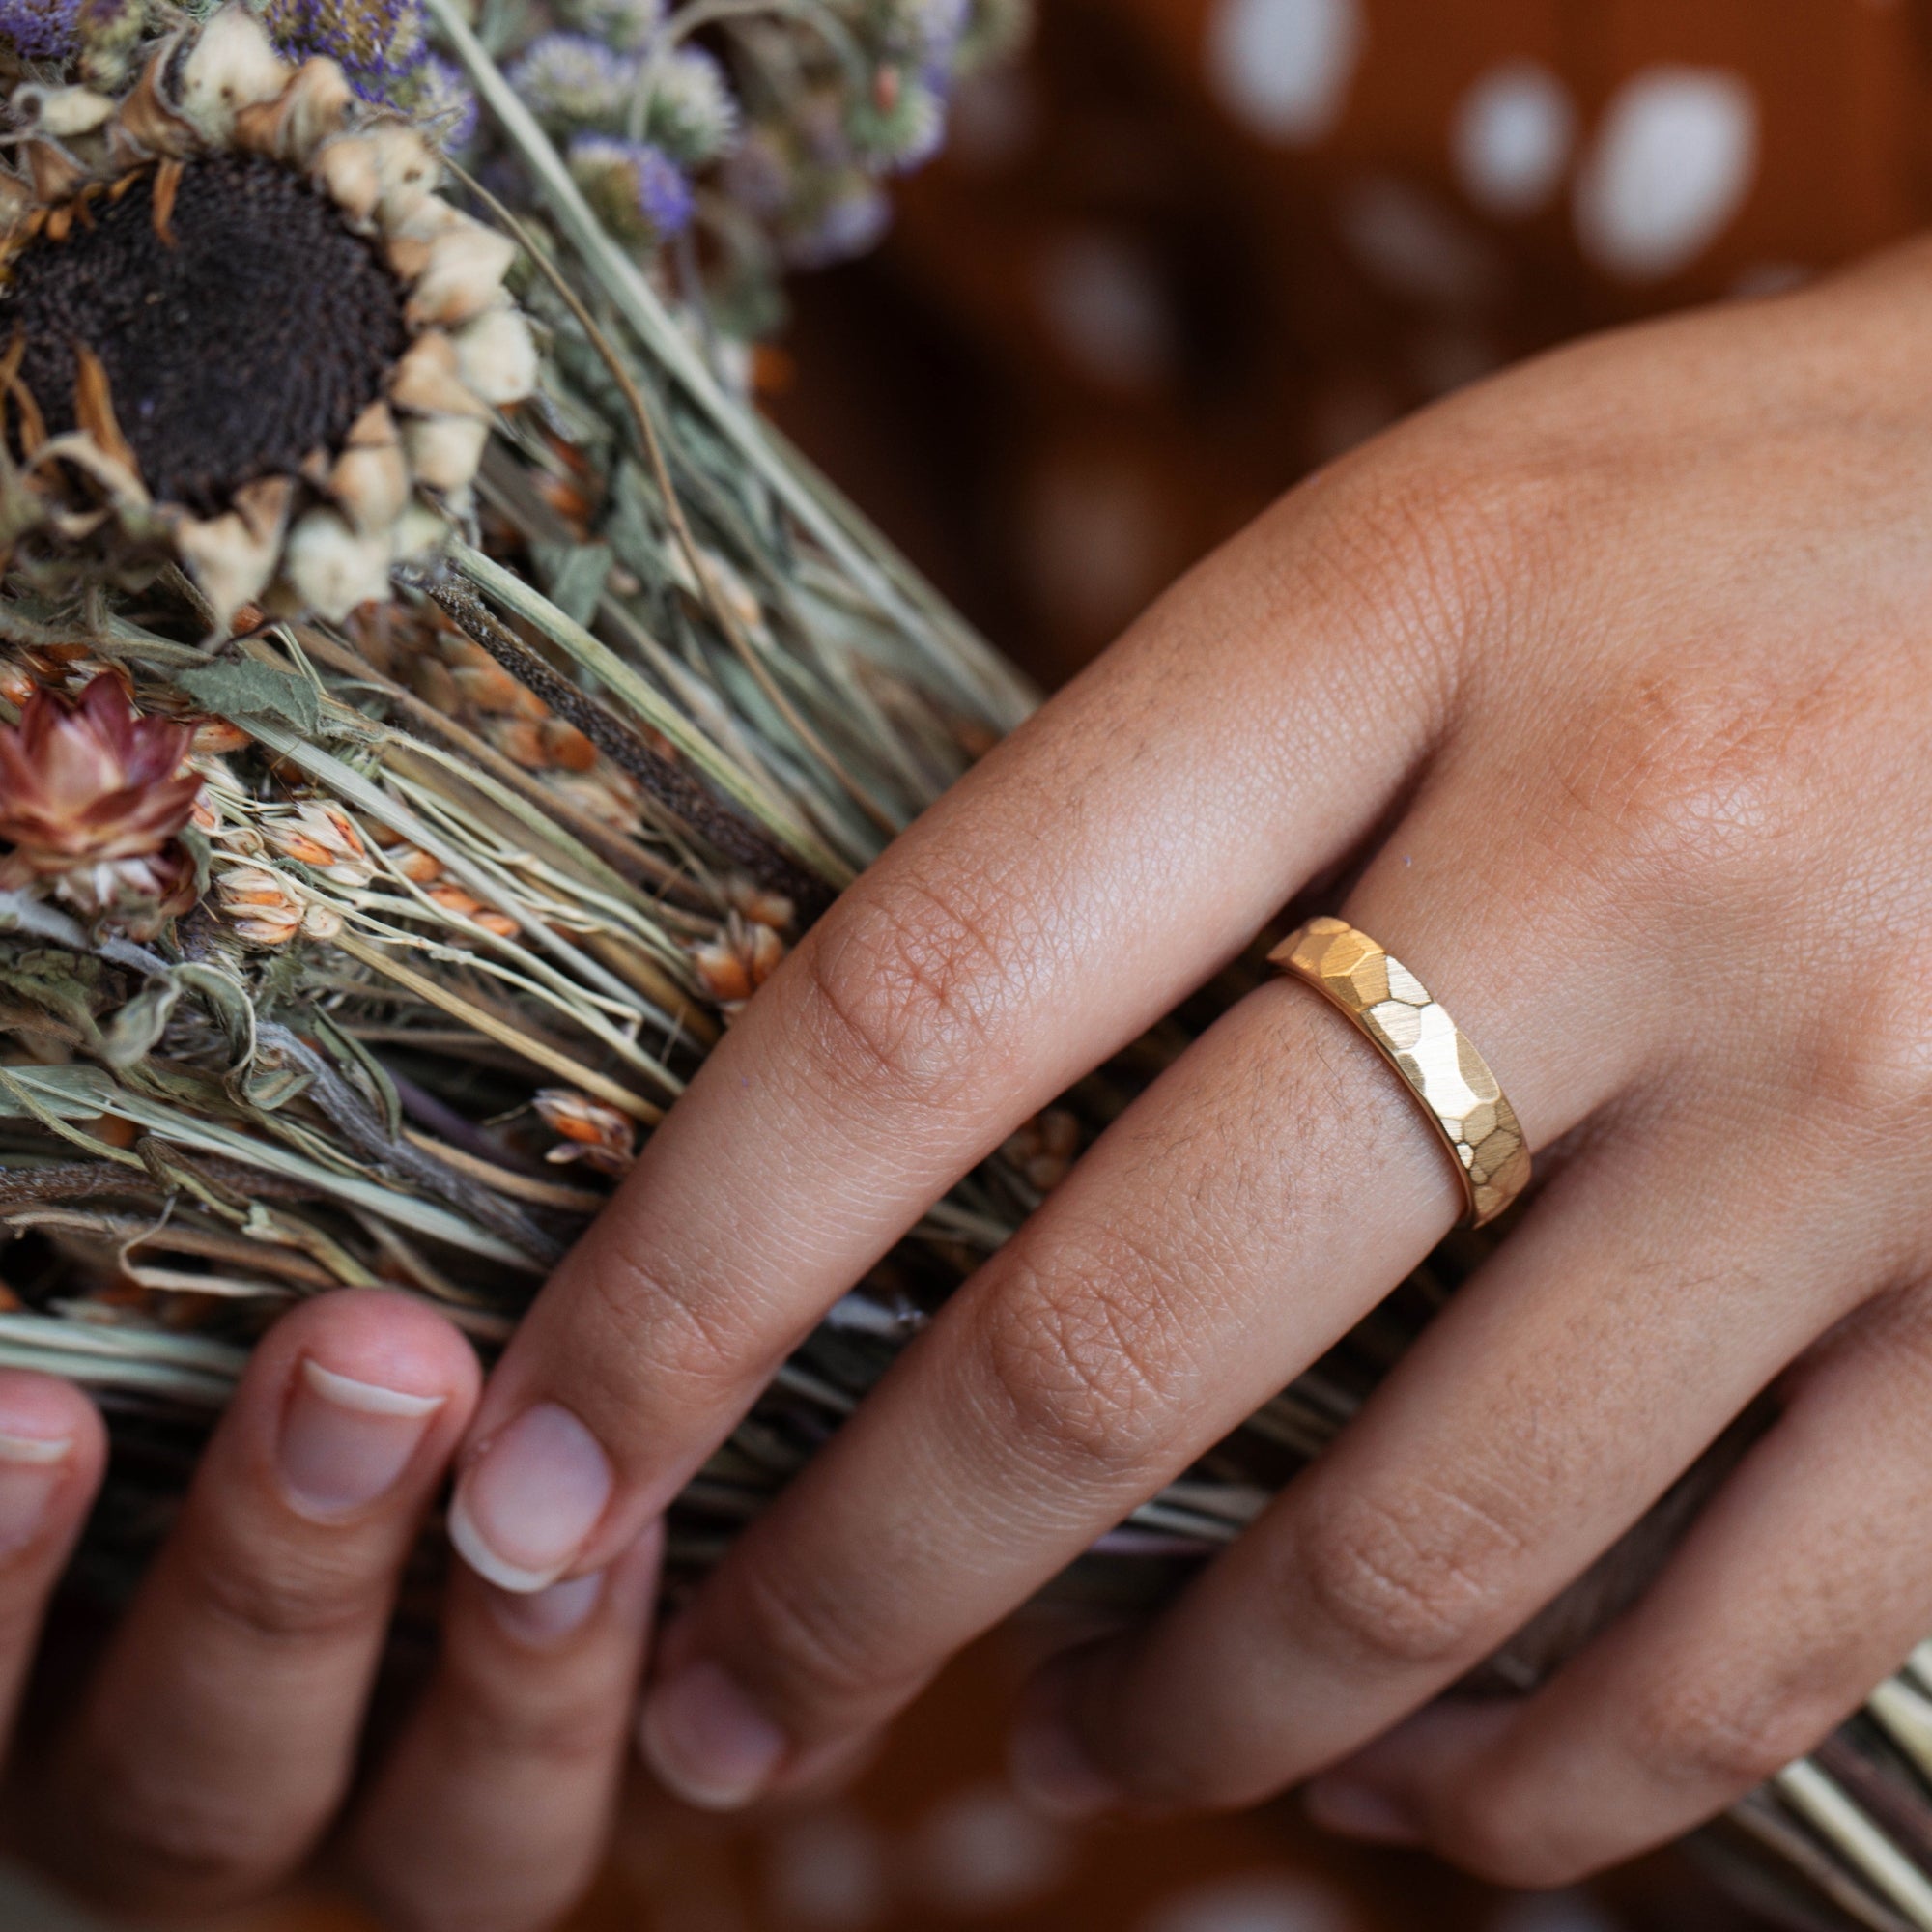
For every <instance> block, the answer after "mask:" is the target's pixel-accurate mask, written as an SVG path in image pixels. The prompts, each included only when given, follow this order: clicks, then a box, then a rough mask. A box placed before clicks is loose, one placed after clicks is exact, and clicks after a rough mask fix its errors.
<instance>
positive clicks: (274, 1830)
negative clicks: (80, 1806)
mask: <svg viewBox="0 0 1932 1932" xmlns="http://www.w3.org/2000/svg"><path fill="white" fill-rule="evenodd" d="M86 1809H87V1818H88V1843H89V1845H90V1847H91V1848H92V1849H91V1850H90V1853H89V1856H88V1858H87V1861H86V1868H85V1870H84V1871H80V1872H77V1873H76V1876H78V1877H79V1878H80V1879H81V1881H82V1883H83V1884H84V1885H85V1887H86V1889H88V1890H89V1891H91V1892H92V1893H93V1894H94V1895H96V1896H98V1897H100V1898H102V1899H104V1900H106V1901H108V1902H110V1903H112V1904H115V1905H117V1906H121V1907H134V1908H138V1909H141V1910H144V1911H156V1910H163V1909H167V1908H171V1907H177V1906H179V1907H198V1908H201V1909H208V1908H212V1907H214V1906H218V1905H221V1904H223V1903H226V1902H228V1901H231V1900H234V1899H237V1898H240V1897H241V1896H243V1895H245V1894H246V1893H248V1892H250V1891H252V1890H254V1889H257V1888H258V1887H260V1886H263V1885H266V1884H268V1883H270V1882H271V1881H272V1880H273V1879H275V1878H276V1877H278V1876H279V1875H280V1874H281V1873H282V1872H283V1871H284V1870H286V1869H287V1868H288V1867H289V1866H290V1865H292V1864H293V1863H294V1862H295V1861H296V1859H297V1858H298V1856H299V1854H300V1850H301V1844H302V1842H304V1837H305V1834H303V1835H298V1834H297V1833H294V1832H292V1831H291V1830H290V1829H289V1827H288V1826H287V1825H286V1823H284V1822H281V1821H277V1822H276V1823H274V1824H272V1825H271V1824H270V1823H269V1822H268V1821H267V1820H266V1819H265V1818H264V1817H262V1816H261V1815H258V1814H257V1813H256V1812H255V1811H252V1810H251V1809H250V1807H248V1806H246V1805H236V1804H219V1803H216V1802H215V1801H214V1799H213V1797H212V1795H211V1794H210V1793H209V1792H208V1791H207V1790H206V1789H205V1788H204V1787H201V1786H199V1785H197V1784H196V1783H194V1782H193V1781H191V1780H184V1779H182V1778H180V1777H178V1776H176V1775H175V1772H174V1768H173V1767H172V1766H166V1767H161V1766H156V1765H153V1764H150V1763H147V1762H145V1761H134V1760H130V1759H129V1758H128V1757H126V1756H124V1755H122V1754H121V1753H118V1752H112V1751H110V1752H105V1753H102V1754H100V1755H99V1758H98V1759H97V1761H96V1763H95V1764H94V1766H93V1767H92V1769H91V1771H90V1775H89V1793H88V1798H87V1806H86Z"/></svg>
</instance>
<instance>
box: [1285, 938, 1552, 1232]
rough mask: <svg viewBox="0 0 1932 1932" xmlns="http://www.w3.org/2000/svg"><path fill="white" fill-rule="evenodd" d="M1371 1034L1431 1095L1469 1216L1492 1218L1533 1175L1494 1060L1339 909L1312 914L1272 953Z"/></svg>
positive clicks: (1422, 1095)
mask: <svg viewBox="0 0 1932 1932" xmlns="http://www.w3.org/2000/svg"><path fill="white" fill-rule="evenodd" d="M1268 964H1269V965H1271V966H1278V967H1280V968H1281V970H1282V971H1283V972H1284V973H1287V974H1290V975H1292V976H1293V978H1295V979H1297V980H1307V981H1308V983H1309V984H1310V985H1311V986H1313V987H1315V988H1316V990H1317V991H1318V992H1321V993H1322V994H1324V995H1325V996H1326V997H1327V998H1328V999H1329V1000H1330V1001H1331V1002H1332V1003H1333V1004H1334V1005H1336V1006H1338V1007H1340V1008H1341V1009H1342V1010H1343V1011H1344V1012H1345V1013H1347V1014H1348V1016H1349V1017H1350V1019H1351V1020H1353V1021H1354V1023H1355V1024H1356V1026H1358V1027H1359V1028H1360V1029H1361V1030H1362V1032H1364V1033H1365V1034H1367V1035H1368V1037H1370V1039H1372V1040H1373V1041H1374V1042H1375V1043H1376V1045H1377V1047H1378V1048H1379V1049H1380V1052H1381V1055H1382V1058H1383V1059H1384V1060H1386V1061H1387V1062H1388V1064H1389V1065H1391V1066H1393V1067H1394V1068H1395V1070H1396V1071H1397V1072H1398V1073H1400V1074H1401V1075H1402V1077H1403V1079H1404V1080H1405V1081H1406V1083H1407V1085H1408V1088H1409V1091H1410V1092H1411V1093H1412V1094H1414V1095H1415V1097H1416V1098H1417V1099H1418V1100H1420V1101H1421V1102H1422V1108H1423V1112H1424V1113H1426V1114H1427V1115H1428V1116H1429V1118H1430V1120H1431V1121H1432V1122H1434V1123H1435V1131H1436V1132H1437V1133H1438V1134H1440V1135H1441V1136H1442V1144H1443V1146H1444V1147H1446V1148H1447V1149H1448V1150H1449V1152H1450V1154H1451V1156H1452V1157H1453V1158H1454V1160H1455V1162H1456V1172H1457V1174H1458V1175H1459V1176H1460V1177H1461V1179H1462V1182H1463V1198H1464V1199H1465V1201H1466V1202H1467V1204H1468V1213H1467V1215H1466V1216H1465V1217H1464V1225H1465V1226H1467V1227H1471V1228H1480V1227H1481V1226H1482V1225H1483V1224H1484V1222H1486V1221H1493V1220H1494V1219H1495V1218H1496V1216H1497V1215H1498V1214H1500V1213H1501V1212H1502V1211H1503V1209H1504V1208H1507V1207H1508V1206H1509V1205H1510V1203H1511V1202H1512V1201H1514V1200H1515V1199H1516V1198H1517V1196H1518V1195H1519V1194H1520V1193H1521V1192H1522V1190H1523V1189H1524V1188H1525V1187H1527V1186H1528V1185H1529V1147H1528V1144H1527V1143H1526V1142H1525V1141H1524V1140H1523V1137H1522V1127H1521V1124H1520V1122H1518V1120H1517V1117H1516V1109H1515V1108H1514V1107H1512V1106H1511V1105H1510V1103H1509V1102H1508V1101H1507V1100H1506V1099H1504V1098H1503V1090H1502V1088H1501V1087H1500V1086H1499V1085H1498V1084H1497V1081H1496V1076H1495V1075H1494V1074H1493V1073H1492V1072H1491V1071H1490V1068H1489V1063H1488V1062H1487V1061H1486V1060H1484V1058H1483V1056H1482V1055H1481V1054H1480V1053H1478V1052H1477V1051H1476V1049H1475V1046H1474V1044H1473V1043H1472V1042H1471V1040H1470V1039H1469V1037H1468V1036H1467V1035H1466V1034H1464V1033H1463V1029H1462V1028H1461V1027H1459V1026H1458V1025H1457V1024H1456V1022H1455V1021H1454V1020H1452V1019H1451V1018H1450V1017H1449V1015H1448V1014H1447V1013H1446V1012H1444V1011H1443V1009H1441V1007H1439V1006H1438V1005H1437V1004H1436V1003H1435V1000H1434V999H1432V998H1431V997H1430V994H1429V989H1428V988H1427V987H1426V986H1424V985H1423V983H1422V981H1421V980H1418V979H1417V978H1416V977H1415V975H1414V974H1413V973H1411V972H1410V971H1409V970H1408V968H1407V967H1406V966H1405V965H1404V964H1403V963H1402V961H1401V960H1399V959H1394V958H1391V957H1390V956H1389V954H1388V953H1387V952H1384V951H1383V950H1382V949H1381V948H1380V947H1379V946H1378V945H1377V944H1376V942H1375V941H1374V940H1373V939H1371V938H1370V937H1369V935H1368V934H1367V933H1366V932H1357V931H1356V930H1355V928H1354V927H1353V926H1352V925H1349V924H1347V923H1344V922H1343V921H1341V920H1339V919H1311V920H1310V921H1309V922H1308V923H1307V924H1306V925H1304V926H1303V927H1302V928H1301V930H1300V931H1299V932H1295V933H1293V934H1291V935H1290V936H1289V937H1288V938H1287V939H1285V940H1283V941H1282V943H1281V944H1280V945H1279V946H1277V947H1276V948H1275V950H1274V951H1273V952H1270V953H1269V954H1268Z"/></svg>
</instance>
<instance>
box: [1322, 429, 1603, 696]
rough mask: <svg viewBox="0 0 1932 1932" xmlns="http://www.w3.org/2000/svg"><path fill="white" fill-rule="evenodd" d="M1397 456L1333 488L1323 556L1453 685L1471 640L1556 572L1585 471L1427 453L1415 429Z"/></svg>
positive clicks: (1379, 622)
mask: <svg viewBox="0 0 1932 1932" xmlns="http://www.w3.org/2000/svg"><path fill="white" fill-rule="evenodd" d="M1425 452H1426V453H1425ZM1418 455H1420V457H1421V460H1417V457H1418ZM1387 456H1388V458H1389V459H1390V460H1383V461H1376V462H1372V463H1369V464H1366V465H1364V466H1363V467H1362V468H1361V469H1359V470H1358V471H1356V472H1355V474H1354V475H1353V476H1352V477H1351V479H1350V482H1349V484H1348V486H1347V487H1346V488H1345V489H1343V490H1341V491H1338V492H1335V493H1333V494H1332V496H1331V497H1330V500H1329V504H1328V508H1329V514H1328V515H1327V516H1326V517H1325V518H1324V519H1323V523H1322V529H1321V540H1320V541H1319V543H1318V544H1317V546H1316V554H1318V555H1319V556H1320V557H1321V561H1322V564H1323V566H1325V568H1326V570H1327V571H1328V573H1329V574H1331V575H1333V576H1334V577H1335V578H1336V579H1337V581H1338V582H1339V584H1340V585H1341V587H1342V588H1343V589H1344V591H1345V593H1346V595H1347V599H1348V601H1349V602H1352V603H1354V604H1355V605H1357V606H1358V607H1359V608H1360V609H1361V610H1363V611H1365V612H1367V613H1368V615H1369V618H1370V620H1371V621H1372V622H1373V623H1374V625H1375V627H1376V630H1377V633H1378V637H1379V638H1380V639H1383V640H1384V641H1385V642H1387V643H1392V644H1395V645H1397V646H1405V645H1406V646H1407V647H1409V648H1410V650H1411V651H1412V653H1413V656H1414V662H1415V663H1416V664H1417V665H1418V666H1420V667H1422V668H1427V667H1429V666H1431V665H1435V667H1437V668H1438V669H1439V670H1440V671H1441V673H1442V676H1443V683H1444V685H1445V687H1446V684H1447V683H1448V682H1449V681H1451V679H1452V676H1453V672H1452V662H1453V659H1454V658H1455V657H1456V656H1457V655H1459V654H1460V652H1461V650H1462V647H1463V644H1464V642H1465V641H1466V640H1467V639H1471V638H1472V637H1474V636H1475V635H1476V634H1477V633H1478V632H1479V631H1481V630H1483V629H1485V628H1488V627H1489V622H1490V620H1493V619H1494V617H1495V616H1496V614H1497V613H1498V611H1499V610H1500V609H1501V608H1503V607H1505V606H1515V605H1518V604H1520V603H1521V602H1522V600H1523V599H1524V597H1525V596H1526V595H1533V594H1534V589H1535V586H1536V585H1538V584H1540V583H1543V582H1547V581H1548V576H1549V571H1548V563H1549V559H1550V557H1551V556H1552V555H1553V554H1555V553H1556V552H1557V551H1558V550H1560V549H1561V547H1562V545H1563V540H1564V535H1565V532H1566V530H1567V529H1568V528H1569V527H1570V526H1572V525H1574V524H1575V523H1576V522H1577V514H1578V501H1577V498H1578V496H1579V490H1578V485H1577V472H1576V470H1575V469H1574V468H1571V469H1565V468H1563V467H1560V466H1557V465H1555V464H1550V463H1543V462H1538V461H1536V460H1535V459H1534V458H1523V457H1516V458H1508V459H1506V458H1504V457H1503V456H1502V455H1500V454H1499V453H1491V454H1488V455H1484V456H1480V457H1478V458H1476V459H1475V460H1471V457H1470V454H1469V452H1468V451H1467V450H1466V449H1459V450H1458V451H1456V452H1453V453H1451V454H1448V455H1444V454H1443V453H1441V452H1437V451H1433V450H1428V449H1427V445H1424V446H1423V450H1421V451H1419V450H1418V449H1417V448H1416V447H1413V446H1412V439H1409V438H1399V439H1397V440H1396V441H1395V442H1393V443H1391V444H1390V445H1389V446H1388V449H1387Z"/></svg>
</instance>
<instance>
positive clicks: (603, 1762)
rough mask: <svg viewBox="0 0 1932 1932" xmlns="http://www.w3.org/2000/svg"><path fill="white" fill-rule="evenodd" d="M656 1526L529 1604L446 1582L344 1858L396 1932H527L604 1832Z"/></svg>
mask: <svg viewBox="0 0 1932 1932" xmlns="http://www.w3.org/2000/svg"><path fill="white" fill-rule="evenodd" d="M660 1547H661V1538H660V1536H659V1535H658V1533H657V1532H656V1531H655V1530H653V1531H652V1532H651V1533H650V1534H648V1535H647V1536H646V1537H645V1539H644V1540H643V1541H642V1542H641V1543H640V1544H639V1545H638V1546H637V1547H635V1548H632V1549H630V1550H628V1551H626V1552H625V1553H624V1554H623V1555H621V1556H619V1557H618V1559H617V1560H616V1562H614V1563H613V1564H611V1566H610V1568H609V1569H607V1570H603V1571H598V1572H594V1573H593V1574H591V1575H590V1576H587V1577H577V1578H575V1579H573V1580H572V1581H570V1582H567V1583H555V1584H553V1585H552V1586H551V1587H550V1588H549V1589H548V1590H543V1591H539V1592H537V1593H536V1594H534V1595H524V1596H520V1595H513V1594H511V1593H509V1592H506V1591H502V1590H498V1589H497V1588H496V1587H495V1585H493V1584H489V1583H486V1582H484V1581H483V1580H482V1579H481V1578H480V1577H474V1576H469V1575H468V1574H465V1573H462V1572H458V1574H457V1575H456V1576H455V1577H453V1578H452V1581H451V1588H450V1597H449V1604H448V1608H447V1612H446V1617H445V1623H444V1632H443V1656H442V1660H441V1662H440V1666H439V1669H438V1673H437V1676H436V1678H435V1680H434V1682H433V1683H432V1684H431V1686H430V1689H429V1690H428V1691H427V1692H426V1694H425V1697H424V1700H423V1702H422V1704H421V1706H420V1707H419V1708H418V1709H417V1711H416V1712H415V1713H414V1714H413V1715H412V1718H411V1719H410V1722H409V1726H408V1729H407V1730H406V1731H405V1732H404V1734H403V1737H402V1739H401V1741H400V1742H399V1744H398V1746H397V1747H396V1749H395V1751H394V1753H393V1754H392V1755H391V1757H390V1758H389V1760H388V1762H387V1763H386V1764H385V1765H384V1769H383V1772H382V1775H381V1776H380V1778H379V1780H378V1782H377V1783H376V1785H375V1787H374V1788H373V1789H372V1790H371V1792H370V1793H369V1795H368V1797H367V1799H366V1800H365V1801H364V1802H363V1804H362V1806H361V1809H360V1815H359V1817H358V1819H357V1821H356V1823H355V1828H354V1830H353V1833H352V1834H351V1839H350V1843H349V1846H348V1850H349V1854H350V1857H351V1859H352V1861H353V1863H354V1865H355V1870H356V1872H357V1874H358V1876H359V1877H360V1878H361V1880H362V1882H363V1883H364V1884H365V1886H366V1887H367V1888H368V1889H369V1890H370V1891H371V1892H372V1893H373V1895H374V1898H375V1900H376V1902H377V1904H378V1906H379V1907H380V1910H381V1916H382V1920H383V1923H384V1924H385V1925H389V1926H393V1927H395V1928H397V1932H434V1928H441V1927H447V1928H449V1932H537V1928H539V1927H542V1926H547V1925H550V1924H552V1923H554V1921H555V1920H556V1919H557V1918H560V1917H561V1916H562V1914H563V1913H564V1911H565V1910H566V1909H567V1908H568V1907H569V1906H570V1905H571V1904H572V1903H573V1902H574V1901H575V1900H576V1899H577V1897H578V1896H579V1894H580V1893H581V1892H582V1890H583V1889H584V1888H585V1887H586V1886H587V1885H588V1884H589V1882H590V1879H591V1877H592V1875H593V1873H594V1871H595V1867H596V1861H597V1856H598V1853H599V1851H600V1850H601V1848H602V1845H603V1841H604V1839H605V1837H606V1835H607V1834H608V1832H609V1829H610V1823H611V1810H612V1807H613V1805H614V1804H615V1801H616V1795H617V1790H618V1784H619V1779H620V1777H621V1775H622V1772H623V1768H624V1763H625V1759H626V1755H627V1751H626V1747H627V1745H628V1742H629V1738H630V1732H631V1714H632V1711H633V1709H634V1707H635V1699H636V1690H637V1682H638V1674H639V1667H640V1665H641V1662H642V1659H643V1651H644V1637H645V1632H646V1629H647V1627H648V1624H649V1620H650V1614H651V1605H652V1601H653V1595H654V1592H655V1588H656V1582H657V1566H658V1554H659V1549H660Z"/></svg>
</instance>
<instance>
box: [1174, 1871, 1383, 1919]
mask: <svg viewBox="0 0 1932 1932" xmlns="http://www.w3.org/2000/svg"><path fill="white" fill-rule="evenodd" d="M1355 1923H1356V1919H1355V1917H1354V1914H1353V1913H1352V1912H1351V1911H1350V1909H1349V1906H1348V1903H1347V1902H1346V1900H1344V1899H1343V1898H1342V1896H1341V1895H1340V1894H1339V1893H1338V1892H1336V1891H1335V1890H1333V1889H1331V1888H1330V1887H1328V1886H1325V1885H1323V1884H1321V1882H1320V1881H1319V1880H1316V1879H1309V1878H1302V1877H1299V1876H1297V1875H1295V1874H1293V1873H1288V1872H1284V1873H1282V1874H1281V1875H1279V1876H1276V1875H1273V1874H1270V1873H1256V1874H1254V1875H1253V1876H1250V1877H1245V1878H1233V1879H1222V1880H1218V1881H1216V1882H1215V1883H1212V1884H1209V1885H1203V1886H1198V1887H1196V1888H1195V1889H1192V1890H1189V1891H1183V1892H1180V1893H1179V1894H1178V1895H1177V1896H1175V1897H1173V1898H1169V1899H1167V1900H1165V1901H1164V1902H1163V1903H1162V1904H1161V1905H1159V1906H1158V1907H1156V1908H1155V1910H1154V1911H1153V1912H1152V1913H1151V1914H1150V1915H1149V1916H1148V1918H1146V1919H1144V1920H1143V1921H1142V1924H1141V1927H1140V1932H1352V1928H1353V1927H1354V1925H1355Z"/></svg>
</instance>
